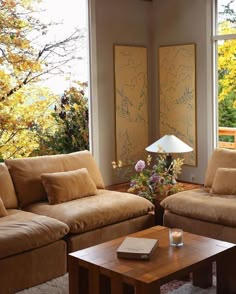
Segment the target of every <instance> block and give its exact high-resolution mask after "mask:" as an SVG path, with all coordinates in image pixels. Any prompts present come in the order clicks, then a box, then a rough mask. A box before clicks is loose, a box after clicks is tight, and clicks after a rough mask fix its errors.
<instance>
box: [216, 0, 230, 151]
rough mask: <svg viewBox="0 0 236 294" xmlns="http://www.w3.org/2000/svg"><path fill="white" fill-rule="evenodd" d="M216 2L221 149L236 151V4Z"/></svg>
mask: <svg viewBox="0 0 236 294" xmlns="http://www.w3.org/2000/svg"><path fill="white" fill-rule="evenodd" d="M214 3H215V23H214V36H213V42H214V49H215V56H216V63H215V64H216V66H215V68H216V70H215V71H216V78H215V85H216V93H217V94H216V96H217V97H216V99H217V101H216V104H217V115H216V117H217V125H218V136H217V137H218V146H219V147H225V148H233V149H236V1H235V0H216V1H215V2H214Z"/></svg>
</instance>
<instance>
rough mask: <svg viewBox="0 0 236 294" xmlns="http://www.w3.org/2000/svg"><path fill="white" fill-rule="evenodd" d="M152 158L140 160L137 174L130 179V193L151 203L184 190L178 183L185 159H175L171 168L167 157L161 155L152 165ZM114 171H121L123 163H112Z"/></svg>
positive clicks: (136, 166)
mask: <svg viewBox="0 0 236 294" xmlns="http://www.w3.org/2000/svg"><path fill="white" fill-rule="evenodd" d="M152 161H153V160H152V157H151V156H150V155H148V156H147V159H146V161H144V160H139V161H138V162H137V163H136V164H135V166H134V169H135V174H133V175H132V176H131V177H130V188H129V189H128V192H129V193H134V194H137V195H139V196H141V197H144V198H147V199H148V200H150V201H152V202H153V201H154V199H155V198H156V197H158V196H160V197H163V196H167V195H171V194H174V193H177V192H179V191H182V190H183V186H182V184H180V183H177V182H176V179H177V176H178V175H179V174H180V172H181V169H182V165H183V161H184V160H183V159H180V158H177V159H173V160H172V161H171V163H170V165H169V166H167V160H166V156H165V155H160V156H158V157H157V158H156V159H155V160H154V164H152ZM112 165H113V168H114V169H120V168H121V167H122V162H121V161H119V162H118V164H116V162H112Z"/></svg>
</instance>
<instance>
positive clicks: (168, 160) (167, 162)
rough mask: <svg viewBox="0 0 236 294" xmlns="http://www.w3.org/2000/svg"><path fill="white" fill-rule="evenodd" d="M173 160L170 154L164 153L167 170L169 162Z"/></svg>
mask: <svg viewBox="0 0 236 294" xmlns="http://www.w3.org/2000/svg"><path fill="white" fill-rule="evenodd" d="M172 161H173V157H172V155H171V154H168V155H166V168H167V169H168V170H169V169H170V166H171V163H172ZM171 173H172V171H170V174H171Z"/></svg>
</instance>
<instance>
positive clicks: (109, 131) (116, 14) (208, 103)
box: [89, 0, 213, 185]
mask: <svg viewBox="0 0 236 294" xmlns="http://www.w3.org/2000/svg"><path fill="white" fill-rule="evenodd" d="M89 3H90V17H91V18H90V20H91V86H92V93H91V95H92V115H91V116H92V141H93V142H94V144H93V148H92V151H93V153H94V156H95V158H96V160H97V162H98V164H99V167H100V169H101V172H102V175H103V177H104V180H105V184H106V185H109V184H112V183H114V181H115V177H114V174H113V171H112V168H111V161H113V160H115V124H114V122H115V117H114V113H115V110H114V74H113V73H114V69H113V45H114V44H123V45H142V46H146V47H147V48H148V54H149V56H148V57H149V101H150V118H149V121H150V130H149V131H150V143H152V142H154V141H155V140H156V139H158V138H159V126H158V124H159V117H158V113H159V109H158V101H159V95H158V70H157V69H158V67H157V54H158V48H159V46H160V45H175V44H185V43H196V48H197V51H196V55H197V64H196V68H197V72H196V76H197V81H196V82H197V96H196V97H197V146H198V166H197V167H184V169H183V173H182V175H181V179H182V180H186V181H191V179H192V176H194V178H195V182H197V183H203V181H204V174H205V170H206V165H207V160H208V156H209V154H210V153H211V151H212V146H213V143H212V132H213V127H212V98H211V97H212V94H211V92H212V91H211V88H212V86H211V20H210V17H211V7H210V3H211V0H153V1H152V2H143V1H141V0H90V1H89Z"/></svg>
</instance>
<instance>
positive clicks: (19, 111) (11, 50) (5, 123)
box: [0, 0, 83, 159]
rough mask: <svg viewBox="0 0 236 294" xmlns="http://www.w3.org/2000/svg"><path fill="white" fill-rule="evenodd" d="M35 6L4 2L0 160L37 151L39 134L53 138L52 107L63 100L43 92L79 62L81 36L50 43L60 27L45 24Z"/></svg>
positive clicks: (30, 0)
mask: <svg viewBox="0 0 236 294" xmlns="http://www.w3.org/2000/svg"><path fill="white" fill-rule="evenodd" d="M39 2H40V1H36V0H1V2H0V157H2V158H4V159H5V158H9V157H21V156H30V154H31V153H32V152H33V151H34V150H35V149H38V148H39V145H40V138H39V137H38V133H41V134H42V133H43V132H45V133H47V134H48V133H50V132H51V133H53V132H54V131H55V127H54V124H53V122H54V119H53V117H52V116H51V112H52V107H53V105H54V104H55V103H56V101H58V99H59V97H58V96H57V95H55V94H54V93H52V92H51V91H50V90H49V89H48V88H45V87H43V86H42V83H41V82H42V81H43V80H44V79H48V78H50V76H52V75H54V76H55V75H58V74H62V73H64V74H66V68H65V66H66V65H68V64H69V63H70V62H72V61H74V60H75V59H79V58H80V57H79V56H78V54H77V53H76V52H78V49H77V45H78V40H79V39H80V38H82V37H83V36H82V34H81V32H80V30H77V29H76V30H75V31H74V32H71V33H70V34H69V35H68V36H67V37H66V38H64V39H62V40H53V39H49V38H48V37H47V36H48V34H49V32H50V29H51V28H52V27H53V26H56V25H57V24H56V23H47V24H45V23H41V21H40V20H39V19H38V18H37V17H36V16H37V13H38V12H37V9H38V6H37V5H38V3H39Z"/></svg>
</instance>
